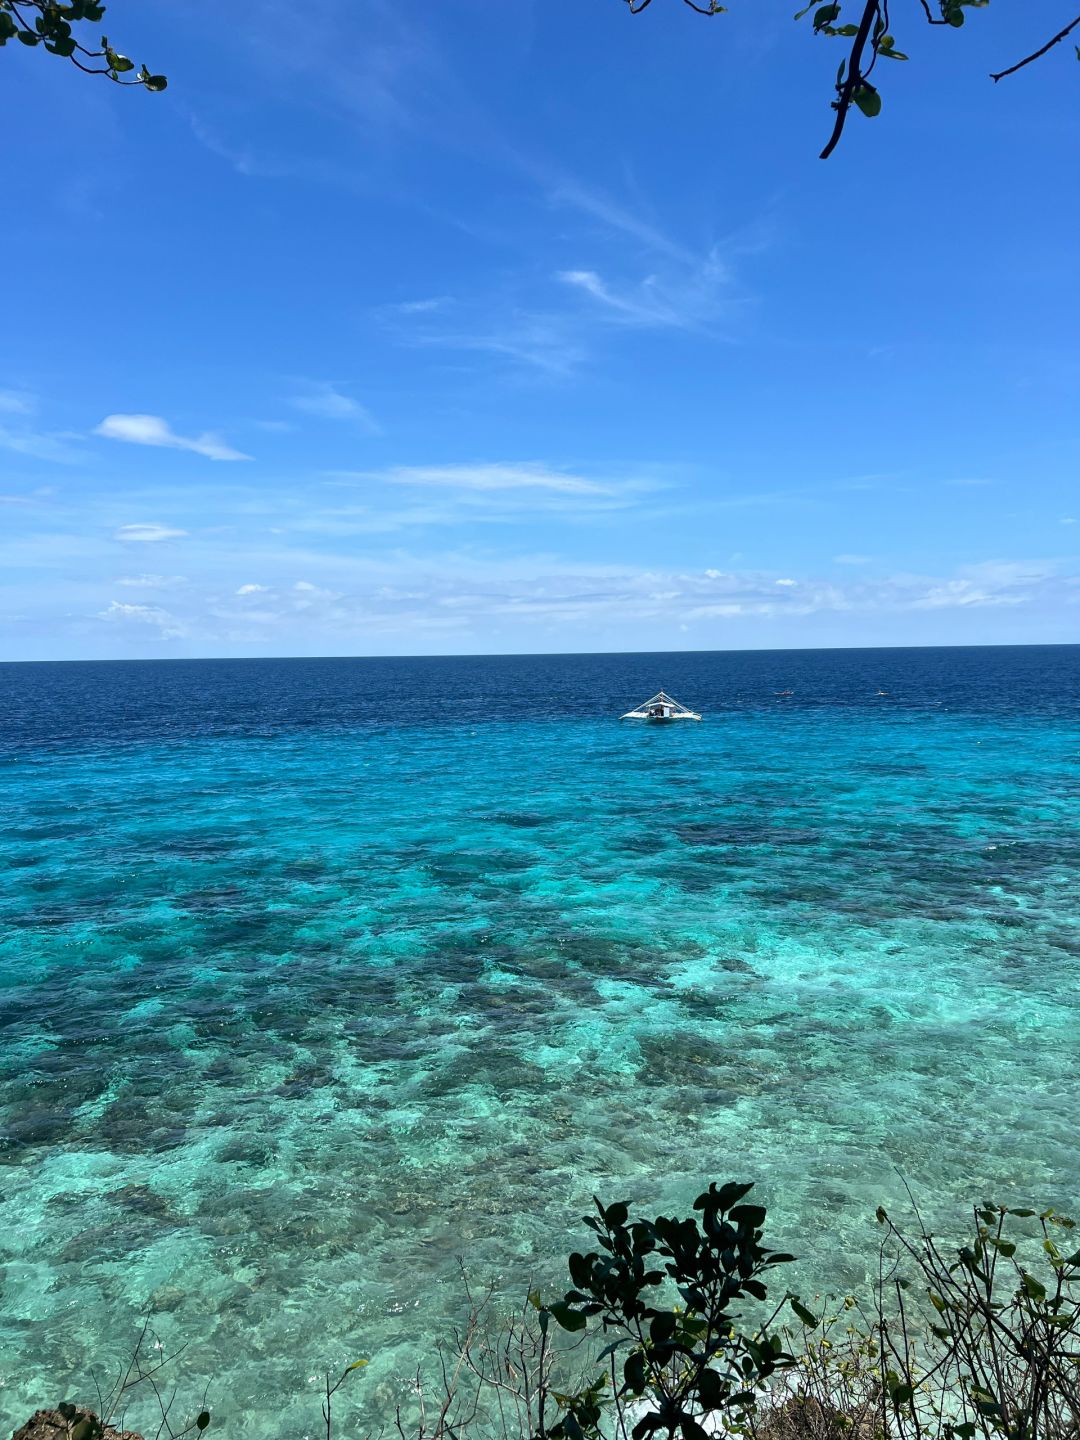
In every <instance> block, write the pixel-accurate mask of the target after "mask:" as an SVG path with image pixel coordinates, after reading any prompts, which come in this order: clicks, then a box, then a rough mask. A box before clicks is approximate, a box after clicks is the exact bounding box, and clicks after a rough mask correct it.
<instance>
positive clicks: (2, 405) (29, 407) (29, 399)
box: [0, 390, 37, 415]
mask: <svg viewBox="0 0 1080 1440" xmlns="http://www.w3.org/2000/svg"><path fill="white" fill-rule="evenodd" d="M36 409H37V401H36V400H35V398H34V396H33V395H30V394H28V393H27V392H26V391H25V390H0V415H32V414H33V413H34V411H35V410H36Z"/></svg>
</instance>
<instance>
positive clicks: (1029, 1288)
mask: <svg viewBox="0 0 1080 1440" xmlns="http://www.w3.org/2000/svg"><path fill="white" fill-rule="evenodd" d="M1024 1290H1025V1292H1026V1293H1027V1295H1028V1297H1029V1298H1030V1299H1032V1300H1045V1299H1046V1286H1045V1285H1043V1284H1041V1283H1040V1282H1039V1281H1038V1280H1036V1279H1035V1276H1034V1275H1028V1274H1026V1273H1025V1275H1024Z"/></svg>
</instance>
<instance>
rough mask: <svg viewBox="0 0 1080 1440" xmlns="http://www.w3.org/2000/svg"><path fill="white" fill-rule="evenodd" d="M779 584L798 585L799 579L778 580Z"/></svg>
mask: <svg viewBox="0 0 1080 1440" xmlns="http://www.w3.org/2000/svg"><path fill="white" fill-rule="evenodd" d="M776 583H777V585H797V584H798V583H799V582H798V581H797V580H777V582H776Z"/></svg>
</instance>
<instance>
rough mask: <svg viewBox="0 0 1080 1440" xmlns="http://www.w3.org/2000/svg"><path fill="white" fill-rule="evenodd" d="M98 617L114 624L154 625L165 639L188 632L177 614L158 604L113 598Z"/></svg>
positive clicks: (175, 637) (179, 636) (176, 637)
mask: <svg viewBox="0 0 1080 1440" xmlns="http://www.w3.org/2000/svg"><path fill="white" fill-rule="evenodd" d="M97 619H99V620H108V621H109V622H110V623H112V624H129V625H153V626H155V627H156V628H157V630H158V632H159V634H160V635H161V637H162V638H163V639H165V640H177V639H179V638H181V637H182V636H184V635H186V634H187V629H186V627H185V626H184V625H183V624H182V623H181V622H180V621H179V620H177V618H176V616H175V615H170V613H169V612H168V610H162V609H161V607H160V606H158V605H125V604H123V603H122V602H121V601H119V600H113V601H111V602H110V604H109V607H108V609H106V610H99V611H98V613H97Z"/></svg>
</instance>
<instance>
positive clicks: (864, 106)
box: [852, 85, 881, 120]
mask: <svg viewBox="0 0 1080 1440" xmlns="http://www.w3.org/2000/svg"><path fill="white" fill-rule="evenodd" d="M852 98H853V100H854V101H855V104H856V105H857V106H858V107H859V109H860V110H861V111H862V113H863V114H864V115H868V116H869V117H870V119H871V120H872V119H873V118H874V116H875V115H880V114H881V96H880V95H879V94H878V92H877V91H876V90H875V89H874V87H873V85H860V86H859V88H858V89H857V90H856V91H855V94H854V95H853V97H852Z"/></svg>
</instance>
